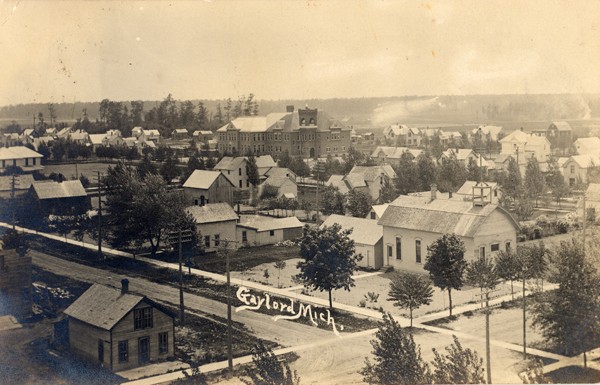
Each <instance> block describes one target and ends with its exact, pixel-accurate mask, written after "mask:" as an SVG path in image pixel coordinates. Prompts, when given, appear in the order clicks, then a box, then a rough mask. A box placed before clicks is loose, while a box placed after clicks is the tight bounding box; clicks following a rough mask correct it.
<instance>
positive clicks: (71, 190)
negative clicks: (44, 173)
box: [31, 179, 87, 200]
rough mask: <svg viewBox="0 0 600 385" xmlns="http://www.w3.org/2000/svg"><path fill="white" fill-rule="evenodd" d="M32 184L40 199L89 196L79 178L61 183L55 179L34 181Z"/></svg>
mask: <svg viewBox="0 0 600 385" xmlns="http://www.w3.org/2000/svg"><path fill="white" fill-rule="evenodd" d="M31 186H32V188H33V190H34V191H35V194H36V195H37V197H38V199H40V200H43V199H59V198H75V197H85V196H87V193H86V192H85V188H83V185H82V184H81V181H80V180H79V179H75V180H66V181H64V182H61V183H58V182H54V181H39V182H35V181H34V182H33V183H32V184H31Z"/></svg>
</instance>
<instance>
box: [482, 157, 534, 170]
mask: <svg viewBox="0 0 600 385" xmlns="http://www.w3.org/2000/svg"><path fill="white" fill-rule="evenodd" d="M511 159H514V160H515V161H517V160H518V162H519V171H521V175H525V168H526V166H527V159H525V157H524V156H519V157H516V155H510V154H498V156H496V158H495V159H494V161H493V167H494V170H495V172H502V171H504V172H508V163H509V162H510V160H511ZM491 163H492V162H491V161H490V162H489V164H491Z"/></svg>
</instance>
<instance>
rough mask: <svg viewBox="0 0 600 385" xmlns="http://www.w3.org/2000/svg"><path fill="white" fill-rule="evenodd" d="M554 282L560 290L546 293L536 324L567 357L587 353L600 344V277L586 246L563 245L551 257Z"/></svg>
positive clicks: (536, 309)
mask: <svg viewBox="0 0 600 385" xmlns="http://www.w3.org/2000/svg"><path fill="white" fill-rule="evenodd" d="M550 262H551V267H552V271H551V274H550V281H552V282H554V283H557V284H558V288H557V289H556V290H552V291H549V292H544V293H543V294H542V296H541V298H540V301H538V302H537V303H536V304H535V305H534V307H533V324H534V325H535V326H538V327H539V328H540V329H541V331H542V334H543V335H544V337H545V338H547V339H548V340H550V341H551V342H554V343H555V344H556V345H557V346H559V347H560V349H561V350H562V351H563V352H564V353H565V354H566V355H571V354H575V353H579V352H583V354H584V356H583V358H584V365H586V364H587V356H586V352H587V351H588V350H590V349H593V348H595V347H597V346H598V343H600V276H599V275H598V270H597V268H596V267H595V266H594V264H592V263H591V262H590V261H589V260H588V259H587V258H586V255H585V251H584V248H583V244H582V243H581V242H578V241H576V240H575V239H573V240H572V241H571V242H564V241H563V242H561V244H560V246H558V247H557V249H556V250H555V252H554V253H552V255H551V257H550Z"/></svg>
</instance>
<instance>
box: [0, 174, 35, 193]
mask: <svg viewBox="0 0 600 385" xmlns="http://www.w3.org/2000/svg"><path fill="white" fill-rule="evenodd" d="M12 178H13V177H12V176H11V175H4V176H0V191H11V190H12ZM33 182H34V179H33V175H31V174H22V175H17V176H15V190H27V189H29V187H31V184H32V183H33Z"/></svg>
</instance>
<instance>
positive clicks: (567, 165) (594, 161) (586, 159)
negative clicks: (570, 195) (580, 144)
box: [562, 154, 600, 187]
mask: <svg viewBox="0 0 600 385" xmlns="http://www.w3.org/2000/svg"><path fill="white" fill-rule="evenodd" d="M599 169H600V154H596V155H574V156H572V157H570V158H569V159H567V160H566V161H565V162H564V163H563V165H562V174H563V177H564V178H565V183H566V184H568V186H569V187H573V186H575V185H577V184H582V183H583V184H585V183H588V178H589V175H590V173H591V172H592V171H593V170H599Z"/></svg>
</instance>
